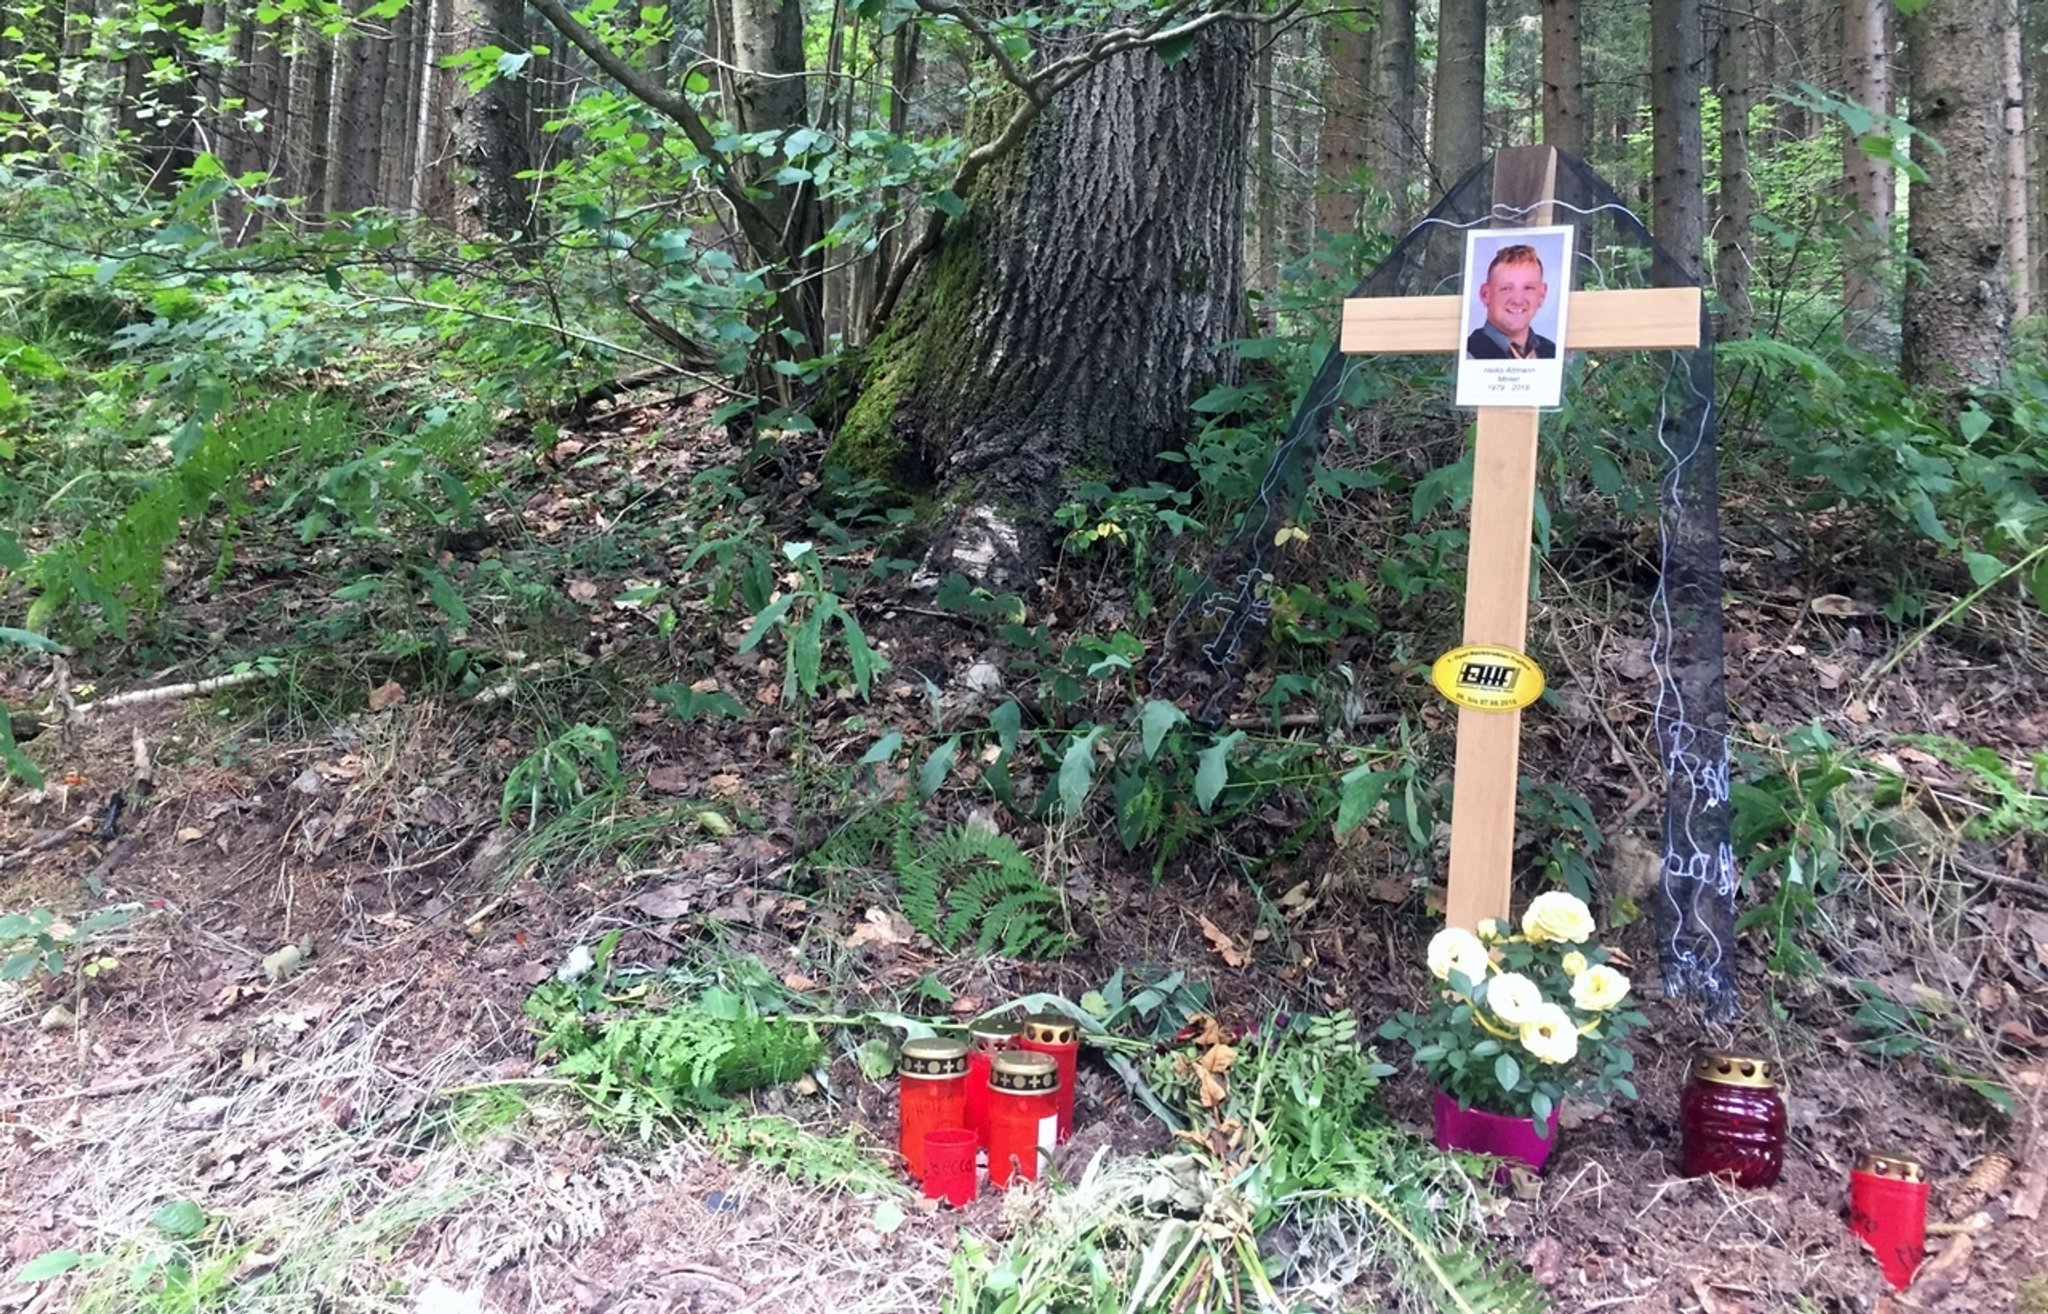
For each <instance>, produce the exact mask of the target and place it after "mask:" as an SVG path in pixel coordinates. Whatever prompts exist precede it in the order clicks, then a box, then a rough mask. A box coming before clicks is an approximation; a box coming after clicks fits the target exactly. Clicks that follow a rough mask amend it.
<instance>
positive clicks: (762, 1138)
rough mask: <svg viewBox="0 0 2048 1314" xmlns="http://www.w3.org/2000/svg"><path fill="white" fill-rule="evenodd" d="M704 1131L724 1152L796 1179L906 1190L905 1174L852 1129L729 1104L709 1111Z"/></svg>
mask: <svg viewBox="0 0 2048 1314" xmlns="http://www.w3.org/2000/svg"><path fill="white" fill-rule="evenodd" d="M703 1127H704V1133H705V1137H706V1140H707V1142H708V1143H709V1144H710V1146H711V1149H712V1152H713V1153H715V1154H717V1155H718V1156H719V1157H720V1158H722V1159H726V1160H728V1161H731V1162H734V1163H738V1162H745V1163H748V1164H751V1165H752V1166H754V1167H756V1168H760V1169H764V1170H766V1171H768V1172H774V1173H780V1174H782V1175H783V1176H784V1177H787V1178H789V1180H791V1181H793V1182H800V1183H803V1184H805V1185H810V1186H831V1187H841V1188H845V1189H848V1190H854V1191H860V1192H865V1193H869V1194H873V1195H880V1196H885V1197H886V1196H895V1195H902V1194H905V1191H904V1187H903V1183H902V1180H901V1179H900V1178H899V1177H898V1176H897V1175H896V1174H895V1173H893V1172H890V1171H889V1170H888V1169H887V1168H884V1167H882V1166H881V1165H880V1164H879V1163H877V1162H876V1160H875V1159H874V1157H873V1156H871V1155H869V1154H867V1153H865V1152H864V1151H863V1150H862V1149H861V1146H860V1143H859V1141H858V1140H857V1139H856V1138H855V1136H854V1135H853V1133H850V1132H849V1133H847V1134H845V1135H841V1136H820V1135H818V1134H817V1133H816V1132H812V1131H806V1130H805V1129H804V1128H802V1127H799V1126H797V1125H796V1124H795V1123H793V1122H791V1121H790V1120H789V1119H787V1118H780V1117H776V1116H773V1115H769V1114H752V1113H747V1112H745V1111H743V1110H740V1109H725V1110H719V1111H715V1112H712V1113H709V1114H706V1115H705V1116H704V1119H703Z"/></svg>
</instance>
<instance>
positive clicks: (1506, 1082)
mask: <svg viewBox="0 0 2048 1314" xmlns="http://www.w3.org/2000/svg"><path fill="white" fill-rule="evenodd" d="M1493 1079H1494V1080H1495V1081H1497V1082H1499V1083H1500V1088H1501V1089H1502V1090H1504V1091H1508V1092H1510V1093H1512V1092H1513V1091H1514V1089H1515V1083H1516V1082H1518V1081H1520V1080H1521V1079H1522V1065H1521V1064H1519V1063H1517V1062H1515V1056H1514V1055H1513V1054H1502V1055H1501V1056H1500V1057H1499V1058H1497V1059H1495V1060H1494V1061H1493Z"/></svg>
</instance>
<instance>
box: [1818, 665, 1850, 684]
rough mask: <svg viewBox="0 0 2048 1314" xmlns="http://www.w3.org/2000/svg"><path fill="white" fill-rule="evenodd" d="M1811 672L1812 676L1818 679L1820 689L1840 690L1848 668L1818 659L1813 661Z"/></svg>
mask: <svg viewBox="0 0 2048 1314" xmlns="http://www.w3.org/2000/svg"><path fill="white" fill-rule="evenodd" d="M1813 670H1814V674H1816V675H1818V676H1819V677H1820V687H1821V688H1823V689H1839V688H1841V687H1842V681H1843V680H1844V679H1846V678H1847V677H1848V674H1849V670H1848V668H1847V667H1846V666H1843V665H1842V664H1841V663H1840V662H1824V661H1822V660H1821V659H1820V658H1818V657H1816V658H1814V659H1813Z"/></svg>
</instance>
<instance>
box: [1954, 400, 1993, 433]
mask: <svg viewBox="0 0 2048 1314" xmlns="http://www.w3.org/2000/svg"><path fill="white" fill-rule="evenodd" d="M1956 427H1957V428H1958V429H1961V430H1962V431H1963V441H1964V442H1966V443H1974V442H1976V441H1977V440H1978V439H1979V438H1982V437H1983V436H1984V435H1985V434H1986V433H1988V432H1990V429H1991V416H1990V415H1988V414H1986V413H1985V410H1984V408H1983V407H1981V406H1979V405H1977V403H1975V402H1971V403H1970V404H1969V406H1968V407H1966V408H1965V409H1964V411H1963V413H1962V414H1961V415H1958V416H1957V417H1956Z"/></svg>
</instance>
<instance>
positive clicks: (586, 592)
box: [569, 579, 597, 602]
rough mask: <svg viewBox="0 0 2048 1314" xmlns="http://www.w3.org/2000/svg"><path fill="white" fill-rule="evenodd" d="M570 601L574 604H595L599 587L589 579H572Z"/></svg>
mask: <svg viewBox="0 0 2048 1314" xmlns="http://www.w3.org/2000/svg"><path fill="white" fill-rule="evenodd" d="M569 599H570V601H572V602H595V601H596V600H597V585H596V584H594V583H592V582H591V581H589V580H587V579H572V580H570V581H569Z"/></svg>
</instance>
